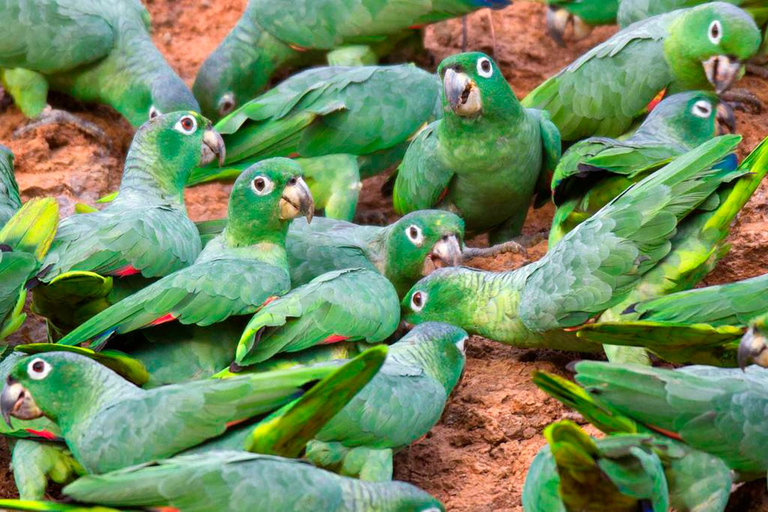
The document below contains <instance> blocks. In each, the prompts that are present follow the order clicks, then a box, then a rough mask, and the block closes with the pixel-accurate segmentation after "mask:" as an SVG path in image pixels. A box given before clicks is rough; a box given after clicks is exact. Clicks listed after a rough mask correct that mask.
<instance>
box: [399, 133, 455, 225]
mask: <svg viewBox="0 0 768 512" xmlns="http://www.w3.org/2000/svg"><path fill="white" fill-rule="evenodd" d="M440 122H441V121H435V122H434V123H432V124H430V125H429V126H427V127H426V128H425V129H424V130H422V131H421V132H420V133H419V134H418V135H417V136H416V138H415V139H414V140H413V142H412V143H411V145H410V146H409V147H408V151H406V152H405V157H404V158H403V163H401V164H400V167H398V169H397V179H396V180H395V188H394V191H393V192H392V201H393V203H394V206H395V211H396V212H397V213H399V214H404V213H408V212H412V211H415V210H425V209H428V208H433V207H435V206H437V205H439V203H440V201H441V198H442V196H443V195H444V194H445V193H446V191H447V190H448V186H449V185H450V183H451V180H452V179H453V175H454V172H453V170H452V169H450V168H448V167H447V166H446V165H445V164H444V163H443V161H442V160H441V159H440V158H439V156H438V155H439V154H440V149H439V148H440V141H439V140H438V138H437V126H438V124H437V123H440Z"/></svg>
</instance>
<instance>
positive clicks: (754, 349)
mask: <svg viewBox="0 0 768 512" xmlns="http://www.w3.org/2000/svg"><path fill="white" fill-rule="evenodd" d="M766 348H767V347H766V345H765V336H764V335H763V333H762V332H761V331H760V330H759V329H758V328H757V327H755V326H754V325H753V326H751V327H750V328H749V330H747V332H746V334H744V337H743V338H741V342H740V343H739V350H738V352H737V354H736V360H737V362H738V363H739V368H741V369H742V370H743V369H744V368H746V367H747V365H749V364H750V363H755V364H758V365H760V366H762V367H768V350H766Z"/></svg>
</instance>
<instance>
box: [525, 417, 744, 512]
mask: <svg viewBox="0 0 768 512" xmlns="http://www.w3.org/2000/svg"><path fill="white" fill-rule="evenodd" d="M544 437H545V438H546V439H547V442H548V443H549V444H548V446H545V447H544V448H542V449H541V450H540V451H539V453H538V454H537V455H536V458H534V459H533V462H532V463H531V467H530V468H529V469H528V474H527V476H526V479H525V484H524V486H523V510H524V511H525V512H543V511H547V512H569V511H576V510H590V511H606V512H607V511H611V512H621V511H626V512H636V511H639V510H643V511H649V512H650V511H653V512H667V510H670V503H671V504H672V505H673V506H674V510H678V511H680V512H683V511H692V510H699V511H701V510H712V511H714V510H725V505H726V504H727V503H728V497H729V495H730V491H731V485H732V477H731V472H730V470H729V469H728V467H727V466H726V465H725V464H724V463H723V462H722V461H721V460H719V459H718V458H716V457H713V456H711V455H708V454H706V453H704V452H700V451H698V450H692V449H691V448H690V447H687V446H685V445H683V444H681V443H677V442H675V441H672V440H667V439H664V438H662V437H661V436H653V435H648V434H615V435H611V436H608V437H605V438H602V439H594V438H591V437H590V436H589V435H587V433H586V432H584V431H583V430H582V429H581V428H579V426H578V425H576V424H575V423H572V422H570V421H559V422H557V423H553V424H551V425H549V426H548V427H547V428H545V429H544Z"/></svg>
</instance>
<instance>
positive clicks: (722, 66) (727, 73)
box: [701, 55, 741, 94]
mask: <svg viewBox="0 0 768 512" xmlns="http://www.w3.org/2000/svg"><path fill="white" fill-rule="evenodd" d="M701 65H702V66H704V74H706V75H707V80H709V82H710V83H711V84H712V85H714V86H715V92H716V93H717V94H722V93H724V92H725V91H727V90H728V88H729V87H730V86H731V85H733V82H735V81H736V78H737V77H738V74H739V71H740V70H741V62H739V60H738V59H736V58H731V57H728V56H726V55H714V56H712V57H710V58H708V59H707V60H705V61H704V62H702V63H701Z"/></svg>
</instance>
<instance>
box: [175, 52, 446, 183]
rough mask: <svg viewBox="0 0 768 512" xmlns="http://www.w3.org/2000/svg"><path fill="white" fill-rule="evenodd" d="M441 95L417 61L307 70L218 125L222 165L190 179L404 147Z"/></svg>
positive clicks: (433, 112) (199, 171)
mask: <svg viewBox="0 0 768 512" xmlns="http://www.w3.org/2000/svg"><path fill="white" fill-rule="evenodd" d="M403 91H409V94H406V95H404V94H402V92H403ZM438 96H439V83H438V81H437V78H436V77H435V75H433V74H431V73H428V72H426V71H424V70H422V69H419V68H417V67H416V66H414V65H412V64H404V65H399V66H364V67H321V68H316V69H310V70H307V71H304V72H302V73H299V74H297V75H294V76H292V77H290V78H288V79H287V80H285V81H283V82H282V83H280V84H278V85H277V86H276V87H275V88H274V89H271V90H270V91H268V92H266V93H264V94H262V95H261V96H258V97H257V98H255V99H253V100H251V101H249V102H248V103H246V104H244V105H243V106H242V107H240V108H239V109H237V110H236V111H234V112H232V113H231V114H229V115H228V116H227V117H225V118H224V119H222V120H221V121H219V122H218V123H216V129H217V130H218V131H219V132H220V133H221V134H222V135H223V136H224V142H225V143H226V145H227V157H226V160H225V165H224V167H223V168H221V169H219V168H215V167H210V166H209V167H201V168H199V169H196V170H195V171H194V172H193V173H192V176H191V177H190V180H189V183H188V184H189V185H195V184H198V183H203V182H206V181H210V180H214V179H221V178H232V177H234V176H237V174H239V173H240V172H241V171H242V170H243V169H245V168H247V167H248V166H249V165H250V164H252V163H253V162H255V161H258V160H263V159H264V158H269V157H273V156H285V157H301V158H312V157H319V156H325V155H337V154H348V155H354V156H362V155H369V154H372V153H377V152H381V151H383V150H387V149H391V148H394V147H399V146H400V145H401V144H403V143H404V142H406V141H407V140H408V139H409V138H410V137H411V136H413V135H414V134H415V133H416V132H417V131H418V130H419V129H420V128H421V127H423V126H424V125H426V124H427V123H428V122H430V121H431V120H432V119H434V118H435V116H436V115H437V114H439V112H438V109H437V107H438Z"/></svg>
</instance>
